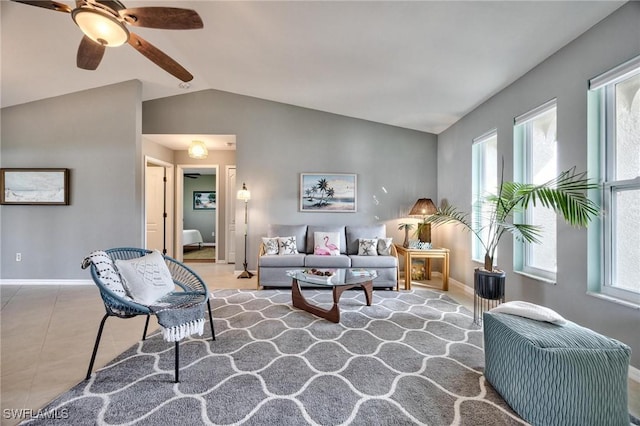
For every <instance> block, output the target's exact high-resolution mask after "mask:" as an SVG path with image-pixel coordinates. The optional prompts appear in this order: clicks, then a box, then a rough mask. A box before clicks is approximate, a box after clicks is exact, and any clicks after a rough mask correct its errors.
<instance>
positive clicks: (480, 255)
mask: <svg viewBox="0 0 640 426" xmlns="http://www.w3.org/2000/svg"><path fill="white" fill-rule="evenodd" d="M494 139H495V142H496V154H495V155H496V159H495V160H496V164H497V161H498V150H497V145H498V130H497V129H493V130H490V131H488V132H487V133H484V134H483V135H481V136H478V137H477V138H475V139H473V141H472V145H471V158H472V160H471V163H472V164H471V170H472V172H471V173H472V175H471V180H472V182H471V188H472V194H471V205H472V209H471V224H472V226H473V228H474V229H475V230H477V228H476V224H477V221H478V219H479V215H480V211H479V209H480V207H481V201H482V198H483V197H484V196H486V195H487V193H488V192H493V191H496V190H497V188H489V187H487V186H488V183H487V182H485V181H484V175H485V168H486V167H487V158H486V156H487V154H488V152H487V149H486V146H487V144H488V143H489V142H490V141H492V140H494ZM495 173H496V182H497V179H498V171H497V170H496V171H495ZM485 253H486V250H485V248H484V247H483V246H482V243H481V242H480V240H478V238H477V237H476V236H475V235H474V234H473V233H472V234H471V259H472V260H473V261H474V262H480V263H483V264H484V255H485ZM495 257H497V252H496V255H495Z"/></svg>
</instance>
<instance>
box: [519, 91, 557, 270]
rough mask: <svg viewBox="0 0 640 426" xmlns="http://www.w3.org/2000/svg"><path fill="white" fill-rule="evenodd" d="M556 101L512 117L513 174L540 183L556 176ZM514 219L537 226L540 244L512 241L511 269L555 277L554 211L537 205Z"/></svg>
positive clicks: (525, 181) (524, 181)
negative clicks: (512, 262)
mask: <svg viewBox="0 0 640 426" xmlns="http://www.w3.org/2000/svg"><path fill="white" fill-rule="evenodd" d="M557 143H558V142H557V137H556V101H555V99H553V100H552V101H549V102H547V103H545V104H544V105H541V106H539V107H538V108H535V109H534V110H532V111H530V112H528V113H526V114H524V115H521V116H519V117H517V118H516V119H515V128H514V144H515V146H514V169H515V170H514V177H515V180H516V181H518V182H522V183H531V184H541V183H545V182H547V181H549V180H551V179H553V178H555V177H556V176H557V175H558V170H557V154H556V153H557ZM517 220H519V221H522V222H524V223H527V224H532V225H538V226H540V227H541V235H540V238H539V240H540V243H539V244H537V243H524V242H515V243H514V247H515V256H514V260H515V270H516V271H518V272H522V273H525V274H529V275H533V276H535V277H538V278H543V279H546V280H551V281H555V279H556V270H557V264H556V213H555V212H554V211H553V210H551V209H547V208H545V207H542V206H540V205H538V206H532V207H529V208H528V209H527V210H526V211H525V212H523V213H521V214H520V215H519V216H518V217H517Z"/></svg>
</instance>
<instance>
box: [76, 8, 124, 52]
mask: <svg viewBox="0 0 640 426" xmlns="http://www.w3.org/2000/svg"><path fill="white" fill-rule="evenodd" d="M71 17H72V18H73V22H75V23H76V25H77V26H78V27H80V29H81V30H82V32H83V33H84V34H85V35H86V36H87V37H89V38H90V39H91V40H93V41H95V42H96V43H99V44H102V45H103V46H109V47H116V46H121V45H123V44H125V43H126V42H127V41H128V40H129V30H127V28H126V27H125V26H124V24H123V23H122V22H120V21H119V20H118V19H116V18H115V17H114V16H111V15H109V14H107V13H106V12H102V11H99V10H95V9H89V8H86V7H79V8H77V9H74V10H73V11H72V12H71Z"/></svg>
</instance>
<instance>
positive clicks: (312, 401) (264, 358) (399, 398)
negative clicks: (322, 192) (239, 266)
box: [26, 289, 526, 426]
mask: <svg viewBox="0 0 640 426" xmlns="http://www.w3.org/2000/svg"><path fill="white" fill-rule="evenodd" d="M303 293H304V295H305V297H306V298H307V299H309V300H313V301H314V303H316V304H319V305H326V306H325V307H330V305H331V300H332V296H331V292H330V291H325V290H303ZM212 308H213V309H214V310H213V316H214V325H215V330H216V340H215V341H211V340H210V339H211V336H210V335H209V333H208V332H207V331H208V330H209V329H208V325H207V326H206V327H205V332H206V334H205V335H203V336H202V338H191V339H188V340H186V341H183V342H182V343H181V345H180V366H181V369H180V383H177V384H176V383H173V367H174V365H173V362H174V346H173V344H171V343H167V342H164V341H163V340H162V337H161V336H160V334H159V333H156V334H155V335H153V336H151V337H149V338H147V340H146V341H144V342H143V341H141V342H139V343H138V344H136V345H134V346H133V347H132V348H130V349H128V350H127V351H125V352H124V353H123V354H121V355H120V356H118V357H117V358H116V359H115V360H113V361H112V362H111V363H110V364H109V365H107V366H106V367H104V368H102V369H101V370H99V371H97V372H96V373H95V374H94V375H93V376H92V377H91V379H90V380H88V381H83V382H81V383H80V384H78V385H76V386H75V387H74V388H73V389H71V390H70V391H68V392H66V393H65V394H63V395H62V396H60V397H59V398H58V399H56V400H55V401H53V402H52V403H51V404H49V405H48V406H47V407H46V408H45V409H43V410H42V412H43V413H45V415H46V414H47V413H49V414H50V413H54V414H55V413H64V417H65V419H64V421H63V423H64V424H77V425H81V424H82V425H84V424H101V425H115V424H117V425H122V424H136V425H138V424H144V425H160V424H180V425H201V424H202V425H204V424H206V425H210V424H214V425H229V424H234V425H236V424H237V425H272V426H275V425H307V424H308V425H413V424H420V425H438V426H439V425H518V424H526V423H525V422H524V421H523V420H521V419H520V418H519V417H518V415H517V414H515V413H514V412H513V411H512V410H511V409H510V408H509V407H508V406H507V404H506V403H505V402H504V400H503V399H502V398H501V397H500V396H499V395H498V394H497V393H496V392H495V391H494V390H493V389H492V388H491V386H490V385H489V384H488V383H487V382H486V381H485V379H484V376H483V375H482V372H483V367H484V354H483V349H482V345H483V337H482V331H481V330H480V329H479V327H477V326H476V325H474V324H473V317H472V315H471V313H470V312H469V311H468V310H467V309H465V308H464V307H463V306H461V305H460V304H458V303H456V302H455V301H453V300H452V299H451V298H449V297H448V296H447V295H446V294H444V293H442V292H439V291H435V290H425V289H417V290H412V291H402V292H396V291H384V290H378V291H374V293H373V304H372V306H366V304H365V300H364V294H363V292H362V291H361V290H360V291H356V290H350V291H347V292H345V293H344V294H343V295H342V298H341V299H340V308H341V319H340V323H339V324H335V323H332V322H329V321H327V320H324V319H321V318H318V317H316V316H314V315H313V314H310V313H307V312H305V311H301V310H298V309H296V308H294V307H293V306H292V305H291V292H290V291H289V290H262V291H246V290H218V291H214V292H213V298H212ZM87 362H88V360H87ZM48 417H49V418H48V419H47V418H41V419H34V420H31V421H29V422H26V423H27V424H37V425H40V424H43V425H44V424H61V423H59V422H60V420H59V419H56V418H55V417H56V416H55V415H53V416H52V415H49V416H48Z"/></svg>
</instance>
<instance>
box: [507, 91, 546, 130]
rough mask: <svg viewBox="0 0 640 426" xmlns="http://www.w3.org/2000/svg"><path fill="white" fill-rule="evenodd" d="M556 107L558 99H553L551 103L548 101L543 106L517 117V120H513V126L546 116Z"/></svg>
mask: <svg viewBox="0 0 640 426" xmlns="http://www.w3.org/2000/svg"><path fill="white" fill-rule="evenodd" d="M555 107H556V98H553V99H551V100H550V101H547V102H545V103H543V104H542V105H540V106H538V107H536V108H534V109H532V110H531V111H529V112H525V113H524V114H522V115H519V116H517V117H516V118H514V119H513V124H514V125H515V126H519V125H520V124H524V123H526V122H527V121H531V120H533V119H534V118H536V117H537V116H539V115H541V114H544V113H545V112H547V111H551V110H552V109H553V108H555Z"/></svg>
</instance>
